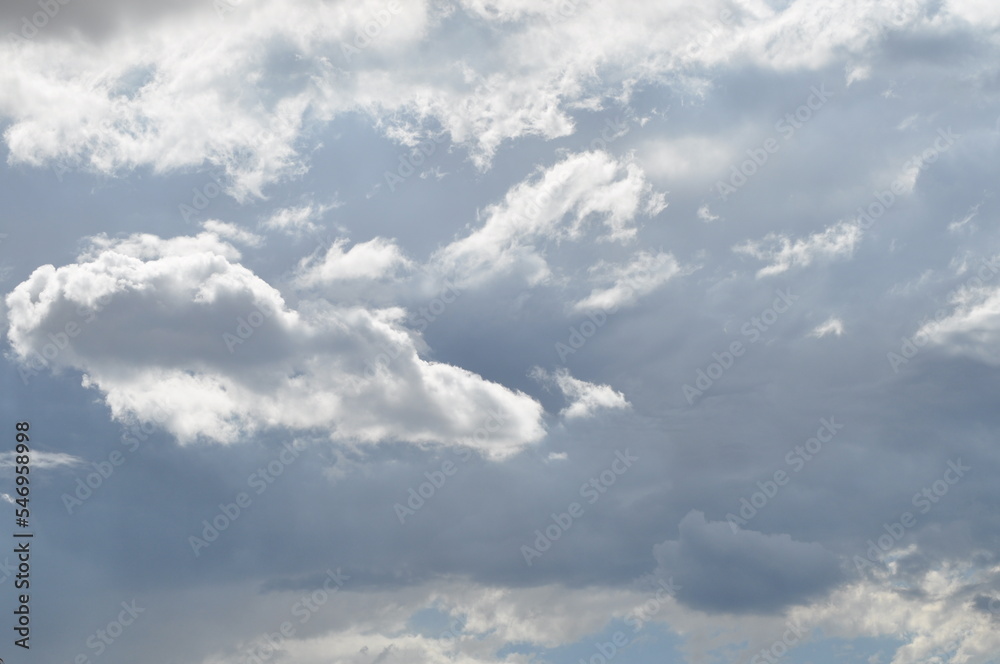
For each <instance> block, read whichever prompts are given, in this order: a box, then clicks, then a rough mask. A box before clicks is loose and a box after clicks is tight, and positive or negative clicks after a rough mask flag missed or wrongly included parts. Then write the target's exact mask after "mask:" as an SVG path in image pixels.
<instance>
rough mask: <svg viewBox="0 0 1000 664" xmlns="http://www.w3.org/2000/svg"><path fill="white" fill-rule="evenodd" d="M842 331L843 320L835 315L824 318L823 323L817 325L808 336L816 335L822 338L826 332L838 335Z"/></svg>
mask: <svg viewBox="0 0 1000 664" xmlns="http://www.w3.org/2000/svg"><path fill="white" fill-rule="evenodd" d="M843 333H844V322H843V321H842V320H840V319H839V318H837V317H836V316H831V317H830V318H828V319H826V321H824V322H823V323H820V324H819V325H817V326H816V327H815V328H814V329H813V331H812V332H810V333H809V336H811V337H816V338H817V339H822V338H823V337H825V336H826V335H828V334H835V335H836V336H838V337H839V336H840V335H842V334H843Z"/></svg>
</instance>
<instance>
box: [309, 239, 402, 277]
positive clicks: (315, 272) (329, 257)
mask: <svg viewBox="0 0 1000 664" xmlns="http://www.w3.org/2000/svg"><path fill="white" fill-rule="evenodd" d="M346 244H347V240H346V239H340V240H337V241H336V242H334V243H333V244H332V245H331V246H330V248H329V249H328V250H327V252H326V254H325V255H323V256H322V257H321V258H317V257H315V256H313V257H310V258H306V259H304V260H303V261H302V262H301V263H300V264H299V276H298V278H297V279H296V283H297V285H299V286H301V287H310V286H316V285H318V284H325V283H332V282H336V281H351V280H357V279H384V278H388V277H395V276H398V275H399V274H400V273H402V272H405V271H407V270H411V269H412V268H413V266H414V264H413V262H412V261H411V260H409V259H408V258H406V256H404V255H403V252H402V251H401V250H400V248H399V247H398V246H397V245H396V243H395V242H394V241H393V240H387V239H385V238H381V237H376V238H373V239H371V240H369V241H367V242H360V243H358V244H355V245H354V246H352V247H351V248H350V249H348V250H347V251H344V246H345V245H346Z"/></svg>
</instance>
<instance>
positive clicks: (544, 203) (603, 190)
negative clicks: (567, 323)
mask: <svg viewBox="0 0 1000 664" xmlns="http://www.w3.org/2000/svg"><path fill="white" fill-rule="evenodd" d="M664 207H665V203H664V201H663V196H662V195H661V194H657V193H655V192H654V191H653V189H652V187H651V185H650V184H649V183H648V182H646V179H645V177H644V176H643V172H642V171H641V170H640V169H639V168H638V167H637V166H636V165H634V164H632V163H628V162H621V161H618V160H617V159H615V158H614V157H612V156H611V155H609V154H607V153H605V152H584V153H578V154H573V155H570V156H569V157H567V158H566V159H564V160H563V161H560V162H559V163H557V164H555V165H554V166H552V167H551V168H548V169H546V170H545V171H543V172H542V173H541V174H540V175H539V176H538V177H537V178H534V179H531V180H526V181H524V182H521V183H519V184H517V185H515V186H514V187H513V188H511V189H510V190H509V191H508V192H507V194H506V196H505V197H504V200H503V202H502V203H498V204H494V205H490V206H489V207H487V208H486V210H485V211H484V213H483V215H484V216H485V217H486V221H485V223H484V224H483V225H482V226H481V227H480V228H478V229H476V230H474V231H473V232H472V233H470V234H469V235H467V236H466V237H464V238H462V239H459V240H456V241H454V242H452V243H451V244H449V245H447V246H446V247H444V248H442V249H441V250H439V251H438V252H436V253H435V254H434V256H433V257H432V260H431V263H432V265H433V266H435V269H436V270H437V271H438V272H440V273H442V274H444V275H446V276H450V277H453V278H455V279H457V281H459V282H460V283H462V284H476V283H480V282H482V281H484V280H486V279H488V278H490V277H492V276H495V275H499V274H503V273H507V272H510V271H514V270H517V271H519V272H521V273H522V274H523V275H524V277H525V278H526V279H527V280H528V282H529V283H532V284H534V283H538V282H540V281H543V280H544V279H546V278H547V277H548V276H549V275H550V270H549V266H548V263H547V262H546V260H545V258H544V257H543V256H542V255H541V253H539V251H538V250H537V248H536V246H535V245H536V243H537V242H538V241H540V240H553V241H556V242H559V241H575V240H579V239H581V238H582V237H583V235H584V233H585V232H586V230H587V227H588V225H589V223H588V222H591V221H593V222H599V223H600V224H601V225H602V226H603V227H604V230H605V233H604V235H602V236H600V237H599V239H600V240H606V241H617V242H625V241H628V240H631V239H632V238H633V237H634V236H635V234H636V232H637V229H636V227H635V225H634V223H633V221H634V219H635V217H636V216H637V215H639V214H646V215H650V216H652V215H655V214H657V213H659V212H660V211H661V210H662V209H663V208H664Z"/></svg>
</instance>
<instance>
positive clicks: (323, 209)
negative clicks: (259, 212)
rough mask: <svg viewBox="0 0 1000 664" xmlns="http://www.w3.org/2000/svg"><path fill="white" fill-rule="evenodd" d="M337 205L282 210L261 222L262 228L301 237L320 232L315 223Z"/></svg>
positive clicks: (303, 206)
mask: <svg viewBox="0 0 1000 664" xmlns="http://www.w3.org/2000/svg"><path fill="white" fill-rule="evenodd" d="M334 207H336V206H335V205H312V204H310V205H300V206H297V207H287V208H282V209H280V210H278V211H276V212H274V213H273V214H272V215H271V216H270V217H268V218H267V219H265V220H264V221H262V222H261V224H260V225H261V227H262V228H267V229H270V230H279V231H283V232H285V233H287V234H289V235H293V236H296V235H301V234H303V233H312V232H314V231H317V230H319V226H318V225H317V224H316V223H315V222H317V221H319V220H320V219H322V217H323V215H324V214H326V213H327V212H328V211H329V210H332V209H333V208H334Z"/></svg>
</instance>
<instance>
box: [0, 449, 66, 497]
mask: <svg viewBox="0 0 1000 664" xmlns="http://www.w3.org/2000/svg"><path fill="white" fill-rule="evenodd" d="M16 457H17V453H16V452H3V453H2V454H0V468H13V467H14V466H16V465H18V464H17V463H16V462H15V459H16ZM83 463H84V461H83V459H81V458H80V457H76V456H73V455H72V454H66V453H64V452H42V451H40V450H33V451H32V452H31V468H32V470H51V469H53V468H65V467H71V466H81V465H83ZM4 495H6V494H4Z"/></svg>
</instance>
